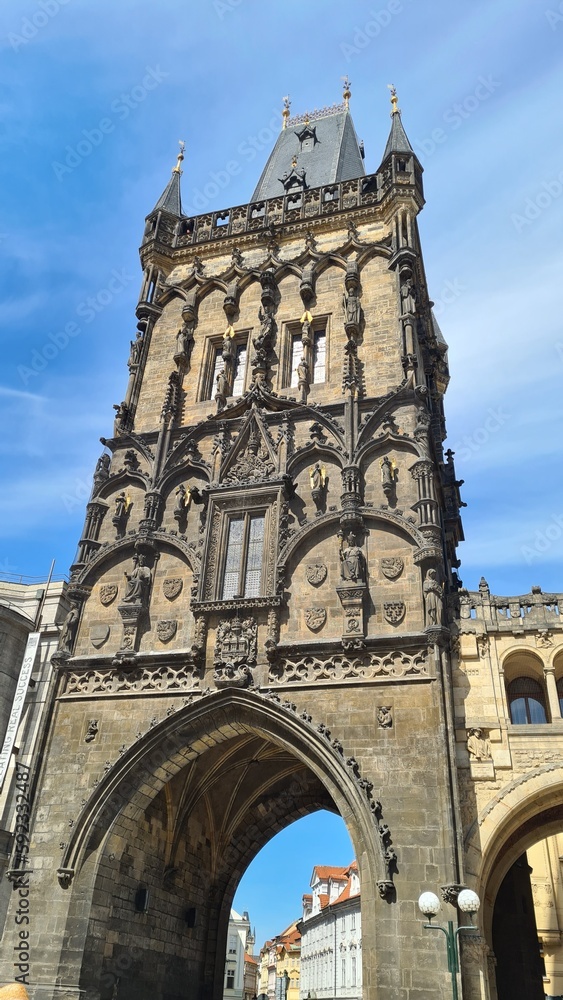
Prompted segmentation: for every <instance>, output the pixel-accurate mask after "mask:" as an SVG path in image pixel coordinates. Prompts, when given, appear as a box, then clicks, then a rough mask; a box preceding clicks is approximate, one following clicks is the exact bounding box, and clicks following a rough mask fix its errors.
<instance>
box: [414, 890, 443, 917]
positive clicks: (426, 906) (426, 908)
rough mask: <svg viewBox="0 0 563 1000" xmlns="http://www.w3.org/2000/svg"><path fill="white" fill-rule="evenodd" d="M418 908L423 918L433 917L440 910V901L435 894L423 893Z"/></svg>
mask: <svg viewBox="0 0 563 1000" xmlns="http://www.w3.org/2000/svg"><path fill="white" fill-rule="evenodd" d="M418 908H419V910H420V912H421V913H423V914H424V916H425V917H435V916H436V914H437V913H438V910H439V909H440V900H439V899H438V897H437V895H436V893H435V892H423V893H422V895H421V896H420V897H419V900H418Z"/></svg>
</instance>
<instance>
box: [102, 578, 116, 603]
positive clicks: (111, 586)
mask: <svg viewBox="0 0 563 1000" xmlns="http://www.w3.org/2000/svg"><path fill="white" fill-rule="evenodd" d="M117 590H118V587H117V584H116V583H103V584H102V586H101V587H100V602H101V604H103V605H104V606H105V607H107V606H108V604H111V603H112V601H115V598H116V597H117Z"/></svg>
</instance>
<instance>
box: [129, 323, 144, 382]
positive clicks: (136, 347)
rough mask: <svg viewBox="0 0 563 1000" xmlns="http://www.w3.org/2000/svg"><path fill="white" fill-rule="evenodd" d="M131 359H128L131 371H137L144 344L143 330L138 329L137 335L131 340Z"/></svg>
mask: <svg viewBox="0 0 563 1000" xmlns="http://www.w3.org/2000/svg"><path fill="white" fill-rule="evenodd" d="M129 343H130V351H129V359H128V361H127V366H128V368H129V371H130V372H133V371H136V370H137V368H138V367H139V361H140V360H141V348H142V346H143V334H142V331H141V330H137V337H136V339H135V340H131V341H130V342H129Z"/></svg>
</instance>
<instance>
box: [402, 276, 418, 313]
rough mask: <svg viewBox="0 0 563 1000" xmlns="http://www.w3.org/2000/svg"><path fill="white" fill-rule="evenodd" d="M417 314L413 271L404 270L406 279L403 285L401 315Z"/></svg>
mask: <svg viewBox="0 0 563 1000" xmlns="http://www.w3.org/2000/svg"><path fill="white" fill-rule="evenodd" d="M415 314H416V288H415V286H414V282H413V280H412V272H411V271H409V270H407V271H405V272H404V281H403V283H402V285H401V315H402V316H406V315H411V316H414V315H415Z"/></svg>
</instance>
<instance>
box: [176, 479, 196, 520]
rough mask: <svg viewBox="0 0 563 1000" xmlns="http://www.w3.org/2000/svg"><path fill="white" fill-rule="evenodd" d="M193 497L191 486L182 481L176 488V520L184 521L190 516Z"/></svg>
mask: <svg viewBox="0 0 563 1000" xmlns="http://www.w3.org/2000/svg"><path fill="white" fill-rule="evenodd" d="M191 499H192V491H191V490H190V487H189V486H188V487H186V486H184V484H183V483H180V485H179V486H178V489H177V490H176V506H175V507H174V518H175V520H176V521H184V520H185V519H186V517H187V516H188V508H189V506H190V503H191Z"/></svg>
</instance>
